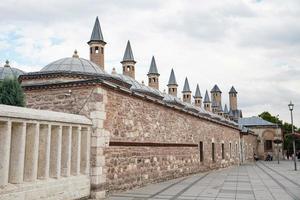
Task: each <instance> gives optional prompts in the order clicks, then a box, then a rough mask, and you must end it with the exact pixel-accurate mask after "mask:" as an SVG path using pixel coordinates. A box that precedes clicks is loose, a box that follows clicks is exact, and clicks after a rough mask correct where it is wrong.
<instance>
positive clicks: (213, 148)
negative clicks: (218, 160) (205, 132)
mask: <svg viewBox="0 0 300 200" xmlns="http://www.w3.org/2000/svg"><path fill="white" fill-rule="evenodd" d="M211 159H212V161H213V162H215V143H211Z"/></svg>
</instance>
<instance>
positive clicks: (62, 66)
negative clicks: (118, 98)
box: [41, 56, 106, 74]
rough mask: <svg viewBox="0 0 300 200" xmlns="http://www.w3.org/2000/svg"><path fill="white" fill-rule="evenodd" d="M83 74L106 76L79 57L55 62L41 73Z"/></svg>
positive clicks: (95, 66) (93, 64) (89, 62)
mask: <svg viewBox="0 0 300 200" xmlns="http://www.w3.org/2000/svg"><path fill="white" fill-rule="evenodd" d="M55 71H56V72H59V71H60V72H83V73H94V74H106V72H105V71H104V70H102V69H101V68H100V67H98V65H96V64H95V63H93V62H91V61H89V60H86V59H84V58H79V57H74V56H73V57H69V58H62V59H59V60H56V61H54V62H52V63H50V64H48V65H46V66H45V67H44V68H43V69H41V72H55Z"/></svg>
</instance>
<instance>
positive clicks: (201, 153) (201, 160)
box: [199, 141, 203, 162]
mask: <svg viewBox="0 0 300 200" xmlns="http://www.w3.org/2000/svg"><path fill="white" fill-rule="evenodd" d="M199 153H200V162H203V142H202V141H200V143H199Z"/></svg>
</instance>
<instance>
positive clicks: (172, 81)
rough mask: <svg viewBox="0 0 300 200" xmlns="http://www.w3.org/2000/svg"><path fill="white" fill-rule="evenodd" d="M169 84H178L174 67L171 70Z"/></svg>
mask: <svg viewBox="0 0 300 200" xmlns="http://www.w3.org/2000/svg"><path fill="white" fill-rule="evenodd" d="M168 85H178V84H177V82H176V78H175V73H174V70H173V69H172V70H171V74H170V78H169V82H168Z"/></svg>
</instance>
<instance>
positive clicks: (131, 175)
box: [104, 90, 239, 192]
mask: <svg viewBox="0 0 300 200" xmlns="http://www.w3.org/2000/svg"><path fill="white" fill-rule="evenodd" d="M105 109H106V120H105V121H104V129H105V130H107V131H108V132H109V133H110V143H111V144H113V145H110V146H109V147H108V148H106V149H105V151H104V154H105V165H106V172H107V174H106V189H107V190H108V191H110V192H111V191H116V190H127V189H129V188H134V187H139V186H142V185H145V184H147V183H151V182H157V181H162V180H167V179H171V178H175V177H180V176H185V175H187V174H191V173H196V172H199V171H206V170H209V169H213V168H219V167H227V166H229V165H232V164H236V163H237V162H238V153H237V152H236V148H234V147H235V144H236V143H238V141H239V131H238V130H236V129H233V128H229V127H225V126H223V125H219V124H216V123H213V122H209V121H207V120H204V119H199V118H197V117H195V116H191V115H189V114H186V113H183V112H180V111H176V110H174V109H171V108H167V107H165V106H162V105H158V104H155V103H152V102H150V101H147V100H143V99H140V98H137V97H134V96H129V95H127V94H122V93H119V92H116V91H111V90H108V91H107V104H106V108H105ZM200 141H202V142H203V150H204V152H203V158H204V160H203V162H200V150H199V147H198V144H199V142H200ZM113 142H114V143H113ZM212 142H214V143H215V162H213V161H212V156H211V153H212ZM126 143H128V144H126ZM149 143H150V144H149ZM161 143H178V144H194V145H195V146H194V147H177V146H174V147H164V146H162V145H161ZM222 143H223V144H224V159H222V153H221V151H222V150H221V149H222ZM230 143H231V155H230V149H229V148H230ZM137 144H138V146H135V145H137ZM153 144H160V145H157V146H155V145H153ZM151 145H152V146H151Z"/></svg>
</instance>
